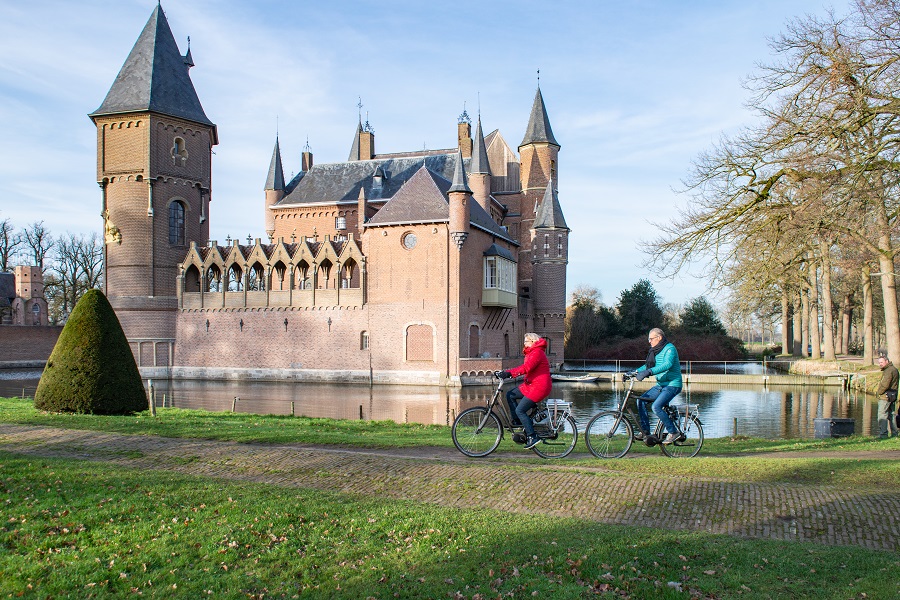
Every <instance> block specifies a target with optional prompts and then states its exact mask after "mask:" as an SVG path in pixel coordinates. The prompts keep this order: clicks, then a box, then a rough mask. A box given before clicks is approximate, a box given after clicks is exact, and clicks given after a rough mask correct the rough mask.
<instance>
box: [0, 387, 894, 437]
mask: <svg viewBox="0 0 900 600" xmlns="http://www.w3.org/2000/svg"><path fill="white" fill-rule="evenodd" d="M39 377H40V372H39V371H15V372H13V371H0V396H19V395H21V394H22V390H23V388H24V389H25V392H26V395H28V396H31V395H33V393H34V388H35V387H36V386H37V380H38V378H39ZM144 383H145V385H146V383H147V382H146V381H145V382H144ZM154 388H155V395H156V403H157V405H158V406H160V407H162V406H164V405H165V406H174V407H178V408H198V409H204V410H210V411H230V410H231V409H232V405H234V407H235V410H236V411H238V412H246V413H255V414H276V415H289V414H291V408H292V406H291V405H292V403H293V411H294V414H295V415H298V416H309V417H328V418H333V419H360V418H363V419H372V420H391V421H396V422H398V423H425V424H440V425H448V424H450V423H452V422H453V419H454V418H455V417H456V415H457V414H459V412H460V411H462V410H464V409H466V408H469V407H470V406H476V405H479V404H483V403H484V402H485V401H486V400H487V398H488V397H489V396H490V394H491V393H492V392H493V388H491V387H465V388H462V389H447V388H433V387H415V386H405V385H404V386H383V385H382V386H373V387H369V386H367V385H346V384H331V383H286V382H255V381H237V382H223V381H198V380H180V381H173V382H165V381H154ZM623 393H624V392H623V389H622V385H621V384H618V385H617V386H613V385H612V384H611V383H609V382H606V383H592V384H583V383H559V382H554V384H553V394H552V397H554V398H562V399H564V400H568V401H570V402H572V403H574V406H575V417H576V421H577V422H578V424H579V425H580V426H581V427H583V426H584V425H585V424H586V423H587V421H588V420H589V419H590V418H591V416H593V415H594V414H596V413H597V412H598V411H600V410H605V409H608V408H612V407H613V406H615V405H616V403H617V402H618V400H619V398H621V395H622V394H623ZM235 397H238V398H239V400H238V401H236V402H235V401H234V398H235ZM684 401H689V402H691V403H692V404H698V405H699V406H700V419H701V420H702V422H703V426H704V431H705V433H706V436H707V437H711V438H712V437H726V436H730V435H732V434H733V433H734V428H735V422H734V420H735V419H737V433H738V434H739V435H748V436H753V437H762V438H769V439H790V438H811V437H813V436H814V432H815V428H814V419H816V418H819V417H841V418H851V419H855V420H856V433H858V434H863V435H872V432H873V431H877V426H876V425H875V419H876V414H877V402H876V400H875V398H872V397H871V396H870V397H866V396H864V395H862V394H855V393H853V392H844V391H841V390H840V389H839V388H836V387H811V386H793V385H785V386H779V385H775V384H772V385H769V386H768V387H763V386H750V385H734V386H723V385H710V384H691V385H690V386H689V387H686V388H685V390H684V391H683V392H682V394H681V395H680V396H678V397H676V399H675V403H678V402H684ZM632 409H633V410H636V409H635V408H634V407H633V406H632Z"/></svg>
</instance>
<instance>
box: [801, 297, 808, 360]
mask: <svg viewBox="0 0 900 600" xmlns="http://www.w3.org/2000/svg"><path fill="white" fill-rule="evenodd" d="M800 301H801V302H802V304H803V307H802V310H801V311H800V331H801V335H800V356H802V357H803V358H808V357H809V292H808V290H807V289H806V288H803V289H802V290H800Z"/></svg>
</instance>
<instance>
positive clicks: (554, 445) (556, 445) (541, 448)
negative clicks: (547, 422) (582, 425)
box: [532, 415, 578, 458]
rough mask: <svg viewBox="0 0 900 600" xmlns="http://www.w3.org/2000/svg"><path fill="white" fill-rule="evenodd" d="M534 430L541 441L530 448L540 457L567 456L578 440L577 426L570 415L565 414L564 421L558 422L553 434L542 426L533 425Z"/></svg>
mask: <svg viewBox="0 0 900 600" xmlns="http://www.w3.org/2000/svg"><path fill="white" fill-rule="evenodd" d="M542 430H543V431H542ZM534 431H535V433H536V434H537V435H538V437H540V438H541V443H539V444H538V445H537V446H535V447H533V448H532V450H534V453H535V454H537V455H538V456H540V457H542V458H563V457H564V456H568V455H569V453H570V452H571V451H572V450H573V449H574V448H575V444H576V443H577V442H578V426H577V425H575V419H574V417H572V415H566V419H565V421H563V422H562V423H561V424H560V426H559V428H558V429H557V430H556V433H555V434H552V435H551V433H550V429H549V428H543V427H535V428H534Z"/></svg>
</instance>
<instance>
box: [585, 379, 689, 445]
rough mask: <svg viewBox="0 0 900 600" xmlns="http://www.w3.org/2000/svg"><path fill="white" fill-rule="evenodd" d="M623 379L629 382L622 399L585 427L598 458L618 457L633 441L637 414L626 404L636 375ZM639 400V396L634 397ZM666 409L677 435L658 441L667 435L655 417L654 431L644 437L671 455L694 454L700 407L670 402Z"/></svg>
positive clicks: (588, 440) (660, 422) (588, 441)
mask: <svg viewBox="0 0 900 600" xmlns="http://www.w3.org/2000/svg"><path fill="white" fill-rule="evenodd" d="M622 379H623V380H624V381H627V382H628V389H627V390H626V392H625V395H624V396H623V397H622V401H621V402H619V405H618V406H617V407H616V408H615V409H613V410H606V411H603V412H600V413H597V414H596V415H594V417H593V418H591V420H590V421H588V424H587V428H586V429H585V430H584V441H585V443H586V444H587V447H588V450H590V451H591V454H593V455H594V456H596V457H597V458H621V457H623V456H625V455H626V454H627V453H628V451H629V450H630V449H631V445H632V444H633V443H634V442H635V438H634V432H635V431H636V430H639V428H638V427H637V426H636V423H638V418H637V416H636V415H635V414H634V411H632V410H631V409H630V408H628V407H627V406H626V404H627V403H628V399H629V398H631V396H632V390H633V389H634V381H635V377H634V375H632V374H629V373H623V375H622ZM636 402H641V400H636ZM665 410H666V413H667V414H668V415H669V418H670V419H671V420H672V423H674V424H675V428H676V430H677V432H678V433H679V434H680V435H679V437H678V439H677V440H676V441H674V442H672V443H671V444H663V443H661V440H662V438H663V437H664V436H665V435H666V432H665V430H664V429H663V424H662V421H659V420H657V421H656V427H655V428H654V430H653V433H652V434H651V435H649V436H648V437H647V439H645V440H644V442H645V443H646V444H647V445H648V446H651V447H652V446H655V445H657V444H658V445H659V447H660V449H661V450H662V451H663V454H665V455H666V456H670V457H672V458H692V457H694V456H697V453H698V452H700V448H701V447H702V446H703V424H702V423H701V422H700V407H699V406H698V405H697V404H681V405H675V406H672V405H669V406H666V407H665Z"/></svg>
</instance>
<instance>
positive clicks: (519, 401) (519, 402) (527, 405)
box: [506, 388, 537, 437]
mask: <svg viewBox="0 0 900 600" xmlns="http://www.w3.org/2000/svg"><path fill="white" fill-rule="evenodd" d="M506 403H507V404H509V410H510V412H512V414H513V415H515V417H516V418H517V419H519V422H520V423H521V424H522V427H524V428H525V434H526V435H527V436H528V437H533V436H534V423H532V422H531V417H529V416H528V411H530V410H531V409H532V408H534V407H535V406H537V404H536V403H535V401H534V400H532V399H531V398H528V397H526V396H525V394H523V393H522V392H521V391H520V390H519V388H513V389H511V390H509V391H508V392H506Z"/></svg>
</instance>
